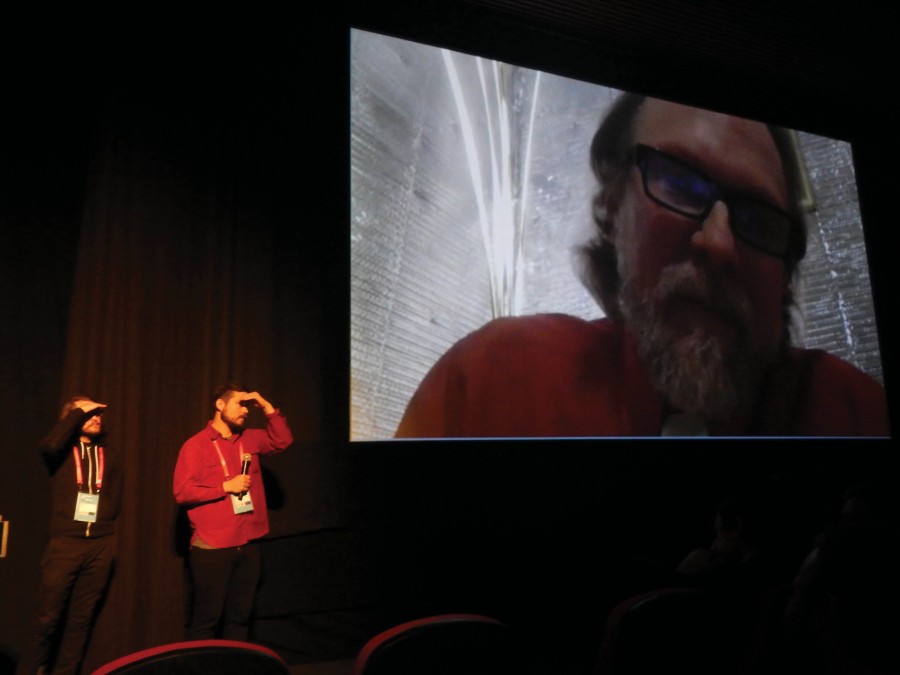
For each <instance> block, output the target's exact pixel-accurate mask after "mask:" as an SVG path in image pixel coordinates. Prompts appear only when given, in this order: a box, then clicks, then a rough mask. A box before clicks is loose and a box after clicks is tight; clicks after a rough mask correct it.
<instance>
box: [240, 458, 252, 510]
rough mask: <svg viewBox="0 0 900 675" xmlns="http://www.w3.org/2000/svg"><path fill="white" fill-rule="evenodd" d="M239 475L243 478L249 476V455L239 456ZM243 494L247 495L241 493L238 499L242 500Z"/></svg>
mask: <svg viewBox="0 0 900 675" xmlns="http://www.w3.org/2000/svg"><path fill="white" fill-rule="evenodd" d="M241 473H242V474H243V475H245V476H248V475H249V474H250V455H249V454H248V453H246V452H245V453H244V454H243V455H241ZM245 494H247V493H246V492H241V494H240V495H238V499H243V497H244V495H245Z"/></svg>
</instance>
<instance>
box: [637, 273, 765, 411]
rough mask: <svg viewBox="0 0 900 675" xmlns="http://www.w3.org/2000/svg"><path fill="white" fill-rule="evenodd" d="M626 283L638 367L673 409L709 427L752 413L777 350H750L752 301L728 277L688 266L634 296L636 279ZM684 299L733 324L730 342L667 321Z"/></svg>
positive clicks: (666, 274) (668, 274)
mask: <svg viewBox="0 0 900 675" xmlns="http://www.w3.org/2000/svg"><path fill="white" fill-rule="evenodd" d="M622 278H623V279H624V282H623V284H622V293H621V308H622V313H623V315H624V317H625V321H626V323H627V325H628V326H629V327H630V328H631V330H632V332H633V333H634V336H635V338H636V340H637V349H638V356H639V357H640V359H641V362H642V363H643V364H644V367H645V368H646V369H647V372H648V374H649V376H650V378H651V380H652V381H653V382H654V383H655V385H656V387H657V389H658V390H659V392H660V393H661V394H662V395H663V396H664V397H665V399H666V401H667V402H668V403H669V405H670V406H672V407H673V408H675V409H677V410H679V411H681V412H689V413H695V414H698V415H701V416H702V417H704V418H705V419H706V420H707V422H719V421H727V420H733V419H735V418H736V416H737V415H740V414H741V413H744V414H746V413H747V412H750V411H752V409H753V407H754V404H755V402H756V399H757V395H758V387H759V384H760V381H761V379H762V376H763V374H764V373H765V371H766V368H767V366H768V365H769V364H771V363H772V362H773V361H774V358H775V353H776V349H770V350H763V351H759V350H756V351H755V350H754V349H752V347H751V343H750V336H751V333H752V331H751V322H752V312H751V309H750V302H749V300H748V298H747V296H746V295H745V294H744V293H742V292H740V291H739V290H738V289H736V288H735V286H734V284H733V283H731V281H730V280H729V279H728V278H721V277H718V278H715V277H711V276H710V273H709V272H706V271H701V270H700V269H698V268H697V267H696V265H694V264H693V263H690V262H685V263H680V264H676V265H670V266H669V267H667V268H665V269H664V270H663V271H662V273H661V275H660V279H659V282H658V283H657V285H656V286H655V287H654V288H653V289H651V290H650V291H649V292H644V291H640V290H639V289H637V288H636V287H635V283H634V277H633V276H632V275H626V274H624V273H623V274H622ZM679 300H687V301H689V302H692V303H697V304H699V305H701V306H702V307H703V308H704V310H706V311H709V312H711V313H713V314H715V315H716V316H717V317H718V318H719V319H721V320H723V321H725V322H727V323H728V324H730V327H731V328H733V329H734V338H733V340H730V341H729V343H727V344H723V341H722V340H721V339H720V338H719V337H717V336H716V335H715V334H711V333H710V332H708V331H707V330H706V329H705V328H703V327H702V326H692V327H690V328H688V329H679V328H677V327H676V326H674V325H672V324H671V323H669V322H667V321H666V318H665V317H666V310H667V309H668V308H669V307H671V305H672V304H673V302H676V303H677V302H678V301H679ZM672 311H673V312H677V311H678V308H677V306H676V307H675V308H674V309H672Z"/></svg>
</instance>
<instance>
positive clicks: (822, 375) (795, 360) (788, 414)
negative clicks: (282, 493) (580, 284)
mask: <svg viewBox="0 0 900 675" xmlns="http://www.w3.org/2000/svg"><path fill="white" fill-rule="evenodd" d="M759 401H760V409H759V410H758V411H757V413H756V415H755V419H756V420H758V421H757V422H756V423H755V424H754V426H753V427H752V428H751V429H749V430H747V432H746V435H771V436H888V435H889V427H888V413H887V402H886V398H885V393H884V389H883V387H882V386H881V385H880V384H879V383H878V382H877V381H876V380H874V379H873V378H872V377H870V376H869V375H866V374H865V373H863V372H862V371H860V370H858V369H857V368H855V367H853V366H851V365H850V364H848V363H845V362H844V361H841V360H840V359H838V358H836V357H834V356H832V355H830V354H828V353H826V352H823V351H819V350H805V349H791V351H790V353H789V357H788V359H787V360H786V362H785V363H782V364H781V365H780V367H779V368H776V369H774V370H773V374H772V375H771V376H770V377H768V378H767V380H766V382H765V384H764V389H763V393H762V395H761V396H760V399H759ZM662 422H663V399H662V397H661V396H660V394H659V393H658V392H657V391H656V390H655V389H654V387H653V384H652V383H651V381H650V380H649V378H648V377H647V375H646V374H645V372H644V369H643V367H642V366H641V364H640V361H639V359H638V356H637V352H636V349H635V345H634V339H633V337H632V336H630V335H629V333H628V332H627V331H625V330H624V329H623V328H622V327H621V326H620V325H619V324H616V323H614V322H612V321H609V320H607V319H601V320H598V321H584V320H582V319H578V318H575V317H571V316H566V315H562V314H542V315H536V316H530V317H519V318H505V319H498V320H495V321H492V322H490V323H488V324H487V325H486V326H484V327H482V328H481V329H479V330H477V331H475V332H474V333H472V334H470V335H469V336H467V337H465V338H463V339H462V340H460V341H459V342H458V343H456V344H455V345H454V346H453V347H452V348H451V349H450V350H448V351H447V353H446V354H444V356H443V357H442V358H441V359H440V360H439V361H438V362H437V364H435V366H434V367H433V368H432V369H431V371H430V372H429V373H428V374H427V375H426V377H425V379H424V380H423V381H422V383H421V385H420V386H419V389H418V390H417V391H416V393H415V395H414V396H413V398H412V399H411V401H410V403H409V405H408V407H407V409H406V412H405V414H404V416H403V419H402V420H401V422H400V425H399V427H398V429H397V433H396V436H397V437H407V438H414V437H419V438H437V437H449V438H463V437H564V436H659V435H660V430H661V428H662Z"/></svg>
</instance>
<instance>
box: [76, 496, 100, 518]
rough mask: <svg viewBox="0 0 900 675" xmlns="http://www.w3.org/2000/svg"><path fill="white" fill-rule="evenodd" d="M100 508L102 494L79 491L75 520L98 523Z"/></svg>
mask: <svg viewBox="0 0 900 675" xmlns="http://www.w3.org/2000/svg"><path fill="white" fill-rule="evenodd" d="M99 508H100V495H89V494H88V493H86V492H79V493H78V497H77V498H76V499H75V520H80V521H81V522H83V523H96V522H97V510H98V509H99Z"/></svg>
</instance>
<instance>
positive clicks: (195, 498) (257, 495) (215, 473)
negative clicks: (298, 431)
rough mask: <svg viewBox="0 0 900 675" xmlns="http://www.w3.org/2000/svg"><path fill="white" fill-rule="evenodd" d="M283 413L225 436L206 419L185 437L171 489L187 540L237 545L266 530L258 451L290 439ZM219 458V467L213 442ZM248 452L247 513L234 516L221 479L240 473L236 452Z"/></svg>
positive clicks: (272, 448) (281, 447)
mask: <svg viewBox="0 0 900 675" xmlns="http://www.w3.org/2000/svg"><path fill="white" fill-rule="evenodd" d="M293 440H294V439H293V436H292V435H291V430H290V428H288V425H287V421H286V420H285V418H284V416H283V415H282V414H281V413H280V412H279V411H278V410H276V411H275V412H273V413H272V414H271V415H267V416H266V428H265V429H245V430H244V431H242V432H241V433H239V434H234V435H232V436H231V438H230V439H225V438H223V437H222V435H221V434H220V433H219V432H218V431H216V429H215V428H214V427H213V425H212V421H210V422H209V423H208V424H207V425H206V428H205V429H204V430H203V431H201V432H199V433H197V434H195V435H193V436H191V437H190V438H189V439H188V440H187V441H185V443H184V445H182V446H181V452H179V453H178V461H177V462H176V464H175V476H174V479H173V482H172V484H173V490H174V492H175V501H177V502H178V503H179V504H182V505H185V506H187V507H188V510H187V514H188V519H189V520H190V522H191V530H192V533H191V542H194V541H195V540H196V539H197V538H198V537H199V538H200V539H201V540H202V541H203V542H204V543H205V544H208V545H209V546H212V547H213V548H224V547H228V546H241V545H243V544H246V543H247V542H248V541H250V540H252V539H258V538H259V537H262V536H263V535H264V534H266V533H267V532H268V531H269V515H268V511H267V508H266V493H265V491H264V489H263V480H262V473H261V471H260V467H259V457H258V455H266V454H269V453H273V452H280V451H281V450H284V449H285V448H287V447H288V446H289V445H290V444H291V443H292V442H293ZM214 441H215V442H216V443H217V444H218V446H219V449H220V450H221V452H222V457H223V459H224V460H225V465H226V466H225V467H224V468H223V466H222V463H221V461H220V460H219V453H218V452H216V444H215V443H214ZM243 453H249V454H250V455H251V461H250V483H251V485H250V499H251V500H252V501H253V511H252V512H249V513H241V514H235V513H234V508H233V507H232V503H231V497H230V495H228V494H226V493H225V492H223V490H222V483H224V482H225V481H226V480H228V479H229V478H232V477H234V476H236V475H238V474H239V473H241V455H242V454H243Z"/></svg>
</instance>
